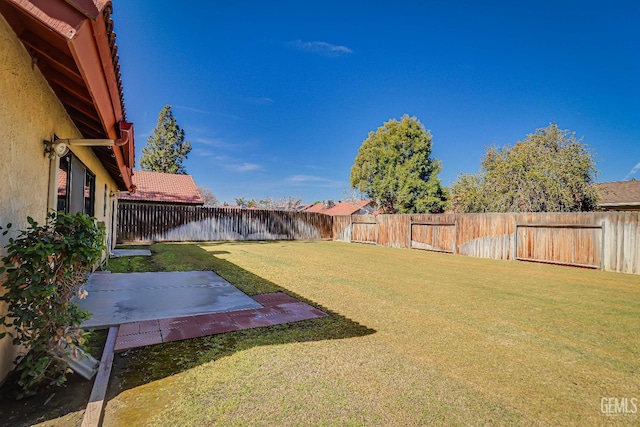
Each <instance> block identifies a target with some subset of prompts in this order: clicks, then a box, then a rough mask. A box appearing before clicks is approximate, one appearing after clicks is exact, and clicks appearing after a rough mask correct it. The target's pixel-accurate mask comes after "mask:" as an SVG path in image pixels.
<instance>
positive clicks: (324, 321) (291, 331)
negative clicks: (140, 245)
mask: <svg viewBox="0 0 640 427" xmlns="http://www.w3.org/2000/svg"><path fill="white" fill-rule="evenodd" d="M256 243H257V242H233V243H231V244H234V245H236V244H237V245H247V244H254V245H255V244H256ZM278 243H280V244H282V243H284V242H268V243H267V242H265V243H262V242H261V244H278ZM224 244H225V245H228V244H230V243H229V242H225V243H224ZM216 245H217V244H216V243H206V244H188V245H187V244H162V245H154V246H152V253H153V255H152V257H151V259H149V260H148V261H147V262H148V264H147V265H146V266H147V267H149V268H152V270H147V271H189V270H213V271H215V272H216V273H217V274H218V275H220V276H221V277H223V278H224V279H226V280H227V281H229V282H230V283H231V284H233V285H234V286H236V287H237V288H239V289H240V290H242V291H243V292H245V293H246V294H248V295H259V294H264V293H270V292H284V293H286V294H288V295H290V296H292V297H294V298H296V299H298V300H300V301H303V302H305V303H307V304H309V305H311V306H313V307H316V308H318V309H319V310H322V311H324V312H325V313H327V314H328V315H329V316H328V317H324V318H318V319H311V320H304V321H300V322H293V323H287V324H281V325H274V326H267V327H260V328H255V329H245V330H241V331H235V332H228V333H223V334H218V335H210V336H206V337H201V338H195V339H189V340H183V341H176V342H170V343H165V344H158V345H154V346H148V347H142V348H138V349H133V350H129V351H127V352H125V353H122V354H119V355H116V356H115V357H114V366H113V370H112V374H111V380H110V382H109V391H108V394H107V399H111V398H113V397H115V396H116V395H118V394H119V393H120V392H122V391H124V390H127V389H131V388H134V387H138V386H140V385H143V384H147V383H150V382H153V381H156V380H159V379H162V378H165V377H168V376H170V375H174V374H177V373H180V372H183V371H186V370H188V369H191V368H194V367H196V366H198V365H201V364H204V363H207V362H211V361H215V360H218V359H220V358H223V357H225V356H229V355H232V354H234V353H236V352H238V351H243V350H247V349H249V348H252V347H255V346H262V345H277V344H287V343H294V342H309V341H322V340H333V339H344V338H353V337H361V336H365V335H369V334H373V333H375V332H376V331H375V330H373V329H370V328H367V327H366V326H363V325H361V324H359V323H357V322H354V321H353V320H351V319H348V318H346V317H344V316H342V315H340V314H338V313H335V312H333V311H331V310H330V309H329V308H328V307H323V306H321V305H319V304H316V303H315V302H313V301H310V300H308V299H306V298H304V297H302V296H301V295H297V294H295V293H293V292H291V291H289V290H288V289H285V288H283V287H281V286H279V285H277V284H276V283H273V282H271V281H269V280H266V279H264V278H262V277H260V276H258V275H255V274H253V273H251V272H249V271H247V270H244V269H242V268H240V267H238V266H237V265H235V264H233V263H230V262H228V261H226V260H223V259H220V258H218V257H216V256H215V255H216V254H223V253H226V252H224V251H215V250H214V251H207V250H204V249H202V247H200V246H205V247H212V246H216ZM114 261H117V263H113V262H112V264H110V265H111V266H112V271H113V272H126V271H127V267H130V263H129V262H128V261H127V260H126V259H125V258H119V259H118V260H114ZM143 262H144V261H143ZM145 263H146V262H145ZM121 270H124V271H121Z"/></svg>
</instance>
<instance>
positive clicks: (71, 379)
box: [0, 330, 107, 427]
mask: <svg viewBox="0 0 640 427" xmlns="http://www.w3.org/2000/svg"><path fill="white" fill-rule="evenodd" d="M106 339H107V331H106V330H105V331H97V332H96V333H95V334H94V335H93V337H92V338H91V341H90V342H89V352H90V353H91V355H92V356H93V357H95V358H96V359H98V360H100V358H101V357H102V349H103V348H104V343H105V341H106ZM17 387H18V385H17V384H16V378H15V377H14V376H12V375H10V376H9V377H8V378H7V380H6V381H5V382H4V384H3V385H2V387H0V420H2V421H1V422H0V424H1V425H7V426H13V427H23V426H24V427H27V426H32V425H41V426H48V425H51V426H54V425H55V426H63V427H64V426H78V425H80V424H81V423H82V417H83V416H84V411H85V408H86V407H87V403H88V402H89V396H90V395H91V389H92V387H93V380H91V381H87V380H86V379H84V378H82V377H81V376H80V375H77V374H69V375H68V376H67V383H66V386H65V387H62V388H57V389H49V390H44V391H42V392H41V393H38V394H37V395H35V396H31V397H28V398H25V399H20V400H16V399H15V398H13V397H12V395H13V392H14V391H15V390H16V389H17Z"/></svg>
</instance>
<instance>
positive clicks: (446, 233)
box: [409, 219, 458, 255]
mask: <svg viewBox="0 0 640 427" xmlns="http://www.w3.org/2000/svg"><path fill="white" fill-rule="evenodd" d="M457 238H458V221H454V222H428V221H415V222H414V221H413V220H411V219H410V220H409V249H423V250H426V251H435V252H447V253H452V254H454V255H455V254H456V252H457V240H458V239H457Z"/></svg>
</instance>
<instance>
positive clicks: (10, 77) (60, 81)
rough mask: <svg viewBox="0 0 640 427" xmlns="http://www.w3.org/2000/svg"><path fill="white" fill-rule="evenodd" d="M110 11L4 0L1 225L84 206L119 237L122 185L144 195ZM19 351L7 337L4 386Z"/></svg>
mask: <svg viewBox="0 0 640 427" xmlns="http://www.w3.org/2000/svg"><path fill="white" fill-rule="evenodd" d="M110 12H111V2H108V1H104V0H93V1H92V0H83V1H73V2H72V1H65V0H46V1H35V0H34V1H33V2H30V1H28V0H0V14H1V16H0V96H1V100H2V103H1V105H0V141H1V143H2V150H0V165H1V166H0V183H2V184H0V185H1V186H2V191H0V225H2V226H4V225H6V224H7V223H12V224H13V227H12V229H13V230H20V229H25V228H26V227H27V225H28V223H27V217H32V218H33V219H34V220H36V221H37V222H40V223H42V222H44V221H45V218H46V215H47V212H48V211H49V210H56V209H60V210H63V211H67V212H72V213H75V212H85V213H88V214H91V215H93V216H95V217H96V218H97V219H98V221H102V222H104V223H105V225H106V227H107V232H108V236H107V239H108V242H107V243H108V244H109V245H111V244H113V243H114V242H115V238H114V233H115V212H116V209H117V194H118V191H119V190H124V191H135V188H134V187H133V185H132V182H131V168H132V166H133V164H134V141H133V126H132V124H131V123H127V122H126V116H125V110H124V103H123V92H122V84H121V81H120V73H119V65H118V56H117V55H116V50H117V47H116V46H115V34H114V33H113V31H112V29H113V22H112V21H111V18H110ZM57 138H58V139H59V140H57V141H56V139H57ZM46 141H49V142H46ZM10 237H11V234H8V235H6V236H1V235H0V256H1V255H4V254H6V251H5V249H4V246H5V245H6V244H7V242H8V239H9V238H10ZM0 280H2V278H1V277H0ZM5 313H6V307H4V306H1V305H0V316H2V315H4V314H5ZM18 350H19V349H18V348H17V347H14V346H13V345H12V343H11V340H10V339H6V338H5V339H2V340H0V382H1V381H2V380H3V379H4V378H5V377H6V375H7V373H8V372H9V371H10V370H11V369H12V368H13V365H12V361H13V360H14V358H15V356H16V355H17V353H18Z"/></svg>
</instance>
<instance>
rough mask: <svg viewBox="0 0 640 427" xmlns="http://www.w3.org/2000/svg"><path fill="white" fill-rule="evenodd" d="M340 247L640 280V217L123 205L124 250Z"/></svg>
mask: <svg viewBox="0 0 640 427" xmlns="http://www.w3.org/2000/svg"><path fill="white" fill-rule="evenodd" d="M313 239H334V240H340V241H346V242H359V243H369V244H376V245H383V246H391V247H398V248H408V249H421V250H430V251H438V252H449V253H452V254H456V255H467V256H473V257H480V258H492V259H501V260H525V261H537V262H547V263H553V264H563V265H575V266H581V267H589V268H600V269H603V270H606V271H616V272H622V273H631V274H640V212H590V213H524V214H514V213H506V214H438V215H436V214H433V215H431V214H424V215H376V216H374V215H354V216H334V217H331V216H328V215H324V214H318V213H308V212H287V211H270V210H255V209H246V210H241V209H228V208H205V207H193V206H188V207H185V206H163V205H145V204H128V203H127V204H125V203H122V204H120V206H119V208H118V232H117V241H118V243H123V242H141V241H210V240H313Z"/></svg>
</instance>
